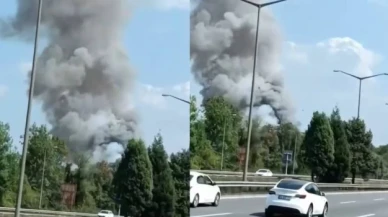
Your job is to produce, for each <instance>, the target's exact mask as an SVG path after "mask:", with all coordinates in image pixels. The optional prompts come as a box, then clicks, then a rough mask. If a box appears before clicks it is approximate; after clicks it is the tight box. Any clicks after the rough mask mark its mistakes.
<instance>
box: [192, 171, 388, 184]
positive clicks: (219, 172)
mask: <svg viewBox="0 0 388 217" xmlns="http://www.w3.org/2000/svg"><path fill="white" fill-rule="evenodd" d="M192 171H196V172H200V173H204V174H207V175H217V176H242V175H243V173H242V172H234V171H217V170H192ZM247 175H248V176H250V177H263V178H296V179H303V178H304V179H310V178H311V176H307V175H286V174H272V176H259V175H257V174H255V173H252V172H248V173H247ZM345 180H346V181H351V178H346V179H345ZM356 180H357V181H363V182H368V181H371V182H383V183H384V182H386V183H387V184H388V180H386V179H368V180H364V179H362V178H356Z"/></svg>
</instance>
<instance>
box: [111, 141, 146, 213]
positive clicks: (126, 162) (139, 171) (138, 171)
mask: <svg viewBox="0 0 388 217" xmlns="http://www.w3.org/2000/svg"><path fill="white" fill-rule="evenodd" d="M152 185H153V184H152V165H151V162H150V159H149V157H148V154H147V149H146V147H145V144H144V142H143V141H142V140H136V139H131V140H129V142H128V145H127V147H126V149H125V151H124V154H123V155H122V158H121V162H120V164H119V167H118V169H117V171H116V173H115V175H114V178H113V189H114V193H115V195H116V197H117V198H120V204H121V209H122V210H121V213H122V215H124V216H126V217H128V216H131V217H142V216H146V214H147V208H148V207H149V204H150V203H151V200H152V188H153V187H152Z"/></svg>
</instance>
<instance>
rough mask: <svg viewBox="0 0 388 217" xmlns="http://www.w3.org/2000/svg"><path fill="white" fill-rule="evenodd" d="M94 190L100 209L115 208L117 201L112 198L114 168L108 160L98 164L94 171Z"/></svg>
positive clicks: (93, 193)
mask: <svg viewBox="0 0 388 217" xmlns="http://www.w3.org/2000/svg"><path fill="white" fill-rule="evenodd" d="M92 180H93V181H94V186H95V189H94V192H92V195H93V197H94V199H95V201H96V206H97V207H98V208H100V209H109V210H114V209H115V203H114V201H113V200H112V199H111V198H110V195H109V193H110V191H111V182H112V180H113V174H112V168H111V167H110V166H109V164H108V163H107V162H106V161H101V162H98V163H97V164H96V167H95V169H94V172H93V179H92Z"/></svg>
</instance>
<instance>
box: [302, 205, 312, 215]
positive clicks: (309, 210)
mask: <svg viewBox="0 0 388 217" xmlns="http://www.w3.org/2000/svg"><path fill="white" fill-rule="evenodd" d="M313 210H314V209H313V205H310V206H309V209H308V210H307V213H306V214H305V215H304V216H305V217H313Z"/></svg>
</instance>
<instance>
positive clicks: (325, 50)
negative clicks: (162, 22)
mask: <svg viewBox="0 0 388 217" xmlns="http://www.w3.org/2000/svg"><path fill="white" fill-rule="evenodd" d="M387 9H388V1H385V0H357V1H354V0H352V1H350V0H344V1H335V0H327V1H311V0H288V1H286V2H283V3H281V4H278V5H274V6H271V8H270V9H269V8H267V10H271V11H272V12H273V13H274V15H275V17H276V19H277V22H278V24H279V25H280V27H281V30H282V34H283V38H284V46H283V53H282V57H281V58H282V68H283V75H284V78H285V85H286V88H287V90H288V91H289V93H290V95H291V98H292V101H293V102H294V105H295V107H296V109H297V114H296V116H297V117H296V118H297V120H298V121H300V122H301V125H300V128H301V129H302V130H305V129H306V127H307V125H308V123H309V121H310V119H311V116H312V113H313V111H316V110H318V111H324V112H327V113H331V111H332V109H333V107H334V106H336V105H337V106H338V107H339V108H340V111H341V114H342V117H343V118H344V119H349V118H351V117H354V116H356V114H357V99H358V95H357V94H358V81H357V80H355V79H352V78H350V77H347V76H345V75H343V74H336V73H334V72H333V69H341V70H344V71H347V72H349V73H353V74H356V75H369V74H372V73H373V74H377V73H388V65H387V61H386V56H388V43H386V31H387V30H386V23H387V22H388V14H387V13H386V10H387ZM252 52H253V48H252ZM387 86H388V77H379V78H376V79H371V80H367V81H365V82H364V83H363V90H362V99H361V113H360V117H361V118H363V119H364V120H365V121H366V124H367V127H368V128H370V129H371V130H372V132H373V135H374V138H373V142H374V145H382V144H387V143H388V134H387V133H386V129H387V127H388V125H387V121H386V119H388V106H386V105H385V103H387V102H388V88H387ZM199 89H200V87H199V86H198V84H196V83H195V82H194V81H193V82H192V86H191V92H192V94H194V95H197V96H198V97H200V96H199V94H198V92H199ZM267 112H268V110H267V109H265V108H263V109H260V110H259V111H257V113H258V114H261V115H265V114H266V113H267ZM267 120H268V119H267ZM268 121H270V120H268Z"/></svg>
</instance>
